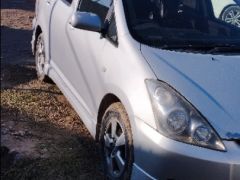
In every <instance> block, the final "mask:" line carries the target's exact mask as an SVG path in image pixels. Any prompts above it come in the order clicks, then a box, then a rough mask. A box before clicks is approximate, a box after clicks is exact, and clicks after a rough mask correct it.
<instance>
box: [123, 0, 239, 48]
mask: <svg viewBox="0 0 240 180" xmlns="http://www.w3.org/2000/svg"><path fill="white" fill-rule="evenodd" d="M123 2H124V8H125V13H126V18H127V22H128V27H129V30H130V32H131V34H132V36H133V37H134V38H135V39H136V40H137V41H139V42H141V43H144V44H147V45H150V46H154V47H171V46H172V47H178V46H180V47H199V46H201V47H203V46H209V47H210V46H211V47H215V46H223V47H225V46H235V47H240V1H239V0H124V1H123Z"/></svg>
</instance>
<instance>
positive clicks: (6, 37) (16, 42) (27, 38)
mask: <svg viewBox="0 0 240 180" xmlns="http://www.w3.org/2000/svg"><path fill="white" fill-rule="evenodd" d="M31 36H32V31H31V30H25V29H13V28H9V27H6V26H1V63H2V64H21V63H28V64H31V63H34V60H33V55H32V52H31V43H30V42H31Z"/></svg>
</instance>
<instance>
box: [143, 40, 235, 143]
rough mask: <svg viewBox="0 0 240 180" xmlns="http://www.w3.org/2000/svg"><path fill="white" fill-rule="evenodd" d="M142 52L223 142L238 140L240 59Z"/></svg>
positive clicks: (193, 54) (157, 74)
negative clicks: (206, 121)
mask: <svg viewBox="0 0 240 180" xmlns="http://www.w3.org/2000/svg"><path fill="white" fill-rule="evenodd" d="M141 52H142V54H143V56H144V58H145V59H146V60H147V62H148V63H149V65H150V67H151V68H152V70H153V71H154V73H155V75H156V76H157V78H158V79H159V80H162V81H164V82H166V83H168V84H169V85H171V86H172V87H173V88H175V89H176V90H177V91H178V92H180V93H181V94H182V95H183V96H184V97H185V98H186V99H187V100H188V101H189V102H191V103H192V104H193V105H194V106H195V107H196V108H197V109H198V110H199V111H200V112H201V113H202V115H203V116H204V117H205V118H206V119H207V120H208V121H209V123H210V124H211V125H212V126H213V127H214V129H215V130H216V131H217V132H218V134H219V135H220V136H221V138H223V139H240V56H236V55H232V56H230V55H227V56H224V55H210V54H208V55H207V54H195V53H187V52H175V51H168V50H160V49H156V48H151V47H148V46H145V45H142V46H141Z"/></svg>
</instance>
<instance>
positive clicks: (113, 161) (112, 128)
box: [104, 118, 127, 178]
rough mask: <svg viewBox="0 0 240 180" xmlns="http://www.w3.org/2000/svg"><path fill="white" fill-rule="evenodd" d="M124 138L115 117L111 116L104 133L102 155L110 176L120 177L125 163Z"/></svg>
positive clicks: (125, 147) (125, 146)
mask: <svg viewBox="0 0 240 180" xmlns="http://www.w3.org/2000/svg"><path fill="white" fill-rule="evenodd" d="M126 150H127V145H126V138H125V133H124V131H123V128H122V126H121V124H120V123H119V121H118V119H117V118H111V119H110V120H109V121H108V124H107V126H106V129H105V133H104V155H105V161H106V164H107V167H108V172H109V173H110V174H111V176H113V177H115V178H117V177H120V176H121V175H122V174H123V172H124V169H125V165H126Z"/></svg>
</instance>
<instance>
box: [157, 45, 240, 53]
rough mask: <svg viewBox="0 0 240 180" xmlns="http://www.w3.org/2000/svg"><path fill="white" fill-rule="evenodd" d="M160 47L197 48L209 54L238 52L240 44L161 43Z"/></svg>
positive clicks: (174, 48)
mask: <svg viewBox="0 0 240 180" xmlns="http://www.w3.org/2000/svg"><path fill="white" fill-rule="evenodd" d="M160 48H161V49H166V50H197V51H204V52H206V53H209V54H214V53H240V45H239V46H237V45H211V46H209V45H204V44H203V45H192V44H187V45H167V44H165V45H163V46H160Z"/></svg>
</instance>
